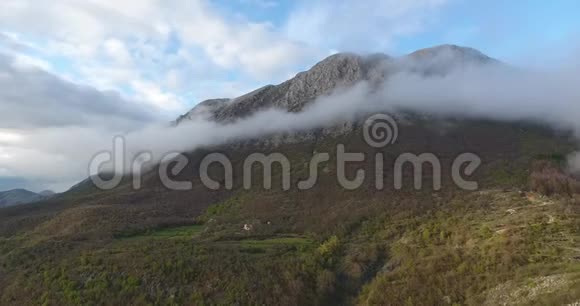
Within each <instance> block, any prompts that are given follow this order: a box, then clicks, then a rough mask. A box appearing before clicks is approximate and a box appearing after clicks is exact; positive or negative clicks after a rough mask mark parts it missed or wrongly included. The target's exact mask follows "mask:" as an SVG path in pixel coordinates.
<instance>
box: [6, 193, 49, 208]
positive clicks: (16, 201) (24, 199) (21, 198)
mask: <svg viewBox="0 0 580 306" xmlns="http://www.w3.org/2000/svg"><path fill="white" fill-rule="evenodd" d="M54 195H55V193H54V192H53V191H50V190H45V191H41V192H39V193H36V192H32V191H30V190H26V189H14V190H8V191H3V192H0V207H8V206H15V205H20V204H27V203H32V202H38V201H41V200H46V199H48V198H51V197H53V196H54Z"/></svg>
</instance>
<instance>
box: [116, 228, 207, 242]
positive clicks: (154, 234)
mask: <svg viewBox="0 0 580 306" xmlns="http://www.w3.org/2000/svg"><path fill="white" fill-rule="evenodd" d="M202 230H203V225H199V224H196V225H186V226H179V227H170V228H163V229H156V230H149V231H147V232H145V233H140V234H136V235H123V236H121V237H119V239H120V240H142V239H191V238H193V237H196V236H198V235H199V234H200V233H201V231H202Z"/></svg>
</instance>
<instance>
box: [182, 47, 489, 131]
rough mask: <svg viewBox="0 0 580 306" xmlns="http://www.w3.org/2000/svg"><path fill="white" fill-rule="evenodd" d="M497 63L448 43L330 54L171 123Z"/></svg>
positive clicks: (295, 107)
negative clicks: (399, 52) (403, 75)
mask: <svg viewBox="0 0 580 306" xmlns="http://www.w3.org/2000/svg"><path fill="white" fill-rule="evenodd" d="M497 63H500V62H499V61H498V60H496V59H493V58H491V57H489V56H487V55H485V54H483V53H482V52H480V51H478V50H476V49H473V48H469V47H462V46H457V45H452V44H444V45H438V46H434V47H431V48H424V49H420V50H417V51H415V52H412V53H409V54H407V55H404V56H401V57H398V58H394V57H391V56H389V55H387V54H384V53H374V54H369V55H359V54H355V53H336V54H333V55H330V56H328V57H326V58H325V59H323V60H321V61H320V62H318V63H316V64H315V65H313V66H312V67H311V68H310V69H308V70H306V71H302V72H299V73H297V74H296V75H295V76H294V77H293V78H290V79H289V80H286V81H284V82H282V83H280V84H278V85H266V86H263V87H261V88H258V89H255V90H253V91H251V92H248V93H246V94H243V95H241V96H239V97H236V98H233V99H225V98H219V99H208V100H204V101H201V102H200V103H198V104H197V105H196V106H194V107H193V108H192V109H191V110H190V111H188V112H187V113H185V114H183V115H181V116H179V117H178V118H177V119H176V120H175V121H174V123H175V125H178V124H180V123H182V122H184V121H186V120H192V119H195V118H202V119H209V120H213V121H217V122H232V121H235V120H237V119H240V118H244V117H247V116H249V115H252V114H253V113H255V112H257V111H260V110H264V109H269V108H274V109H280V110H283V111H288V112H300V111H302V110H303V109H304V108H305V107H306V106H308V105H309V104H311V103H312V102H313V101H314V100H316V99H317V98H318V97H320V96H324V95H328V94H330V93H331V92H332V91H334V90H336V89H338V88H346V87H351V86H353V85H355V84H356V83H358V82H361V81H368V82H369V83H370V84H371V86H373V85H374V86H376V85H378V84H381V83H382V82H383V81H384V80H385V79H386V78H387V77H388V76H389V75H392V74H395V73H397V72H400V71H402V70H410V71H413V72H418V73H423V74H426V75H429V74H446V73H448V72H449V71H451V70H453V69H457V68H460V67H465V66H467V65H487V64H497Z"/></svg>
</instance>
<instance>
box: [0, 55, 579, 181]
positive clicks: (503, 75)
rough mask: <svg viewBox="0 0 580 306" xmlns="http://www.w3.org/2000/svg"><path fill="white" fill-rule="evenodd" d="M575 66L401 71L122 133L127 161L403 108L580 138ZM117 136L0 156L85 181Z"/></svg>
mask: <svg viewBox="0 0 580 306" xmlns="http://www.w3.org/2000/svg"><path fill="white" fill-rule="evenodd" d="M434 60H435V61H438V59H434ZM396 65H399V62H397V63H396V64H395V66H396ZM577 67H578V66H575V65H571V64H570V65H567V66H566V67H562V68H554V69H551V70H549V71H548V70H546V71H538V70H535V71H530V70H525V69H516V68H513V67H509V66H506V65H495V64H494V65H479V64H477V65H467V66H460V67H459V68H458V69H453V70H451V71H449V72H448V73H446V74H441V75H440V74H435V75H429V76H426V75H425V74H422V73H416V72H411V71H410V70H408V69H400V67H399V69H394V70H390V71H391V73H390V74H388V75H387V78H386V80H385V82H384V83H383V84H381V85H380V86H378V87H377V86H375V85H370V84H368V83H365V82H362V83H359V84H357V85H356V86H354V87H352V88H348V89H339V90H337V91H336V92H335V93H333V94H332V95H330V96H325V97H321V98H319V99H318V100H317V101H315V102H314V103H313V104H311V105H310V106H309V107H308V108H307V109H306V110H304V111H303V112H301V113H286V112H283V111H279V110H266V111H262V112H259V113H256V114H254V115H253V116H251V117H249V118H245V119H243V120H239V121H237V122H236V123H234V124H229V125H221V124H218V123H215V122H210V121H207V120H204V119H201V118H198V119H195V120H192V121H191V122H187V123H184V124H182V125H179V126H178V127H170V126H169V125H168V124H165V123H164V124H153V125H146V126H145V127H143V128H142V129H139V130H136V131H133V132H129V133H125V134H124V135H125V139H126V145H127V151H128V153H129V154H128V155H129V156H131V155H134V154H136V153H138V152H142V151H150V152H152V153H153V155H154V157H155V158H157V159H159V158H161V157H162V156H163V155H164V154H166V153H169V152H175V151H177V152H183V151H189V150H193V149H195V148H198V147H200V146H207V145H216V144H221V143H226V142H228V141H231V140H234V139H240V138H249V137H258V136H260V135H263V134H266V133H274V132H286V131H293V130H294V131H298V130H305V129H310V128H314V127H319V126H326V125H330V124H332V123H336V122H340V121H344V120H352V119H354V118H355V117H356V116H358V115H362V114H367V113H373V112H380V111H387V112H388V111H396V110H398V109H401V108H403V109H407V110H414V111H418V112H425V113H433V114H438V115H453V116H468V117H483V118H490V119H498V120H534V121H538V122H542V123H546V124H550V125H552V126H554V127H555V128H559V129H568V130H573V131H575V132H576V133H578V135H580V121H578V120H577V118H579V117H580V105H578V104H577V101H580V87H579V86H577V84H578V77H577V76H578V75H580V74H579V73H580V69H577ZM104 122H107V121H104ZM104 124H107V123H104ZM113 136H114V134H113V133H107V132H104V131H103V129H101V128H99V129H97V128H93V127H86V128H80V129H74V130H71V129H66V128H60V127H54V128H49V129H44V130H43V131H42V132H37V133H34V134H31V135H29V136H25V137H24V138H23V139H20V140H17V142H18V150H19V151H18V150H16V147H13V150H12V151H10V150H8V152H5V155H10V154H12V155H16V154H17V155H18V159H16V160H12V161H10V162H7V161H6V159H5V160H3V159H2V158H1V156H2V154H0V168H5V169H7V171H8V172H9V173H10V174H11V175H13V176H25V177H36V178H38V177H41V178H45V179H49V178H54V177H62V178H67V179H69V180H72V179H73V178H78V179H79V180H80V179H82V178H84V177H86V176H87V175H88V172H87V171H88V164H89V160H90V157H92V156H94V154H96V153H97V152H101V151H103V150H111V147H112V139H113ZM63 139H66V145H63V143H62V142H63ZM0 153H1V152H0Z"/></svg>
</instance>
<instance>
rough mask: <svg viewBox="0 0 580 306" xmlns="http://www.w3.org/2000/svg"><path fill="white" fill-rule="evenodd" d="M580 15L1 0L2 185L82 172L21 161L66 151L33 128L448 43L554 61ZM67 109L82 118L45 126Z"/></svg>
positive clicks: (459, 2)
mask: <svg viewBox="0 0 580 306" xmlns="http://www.w3.org/2000/svg"><path fill="white" fill-rule="evenodd" d="M578 12H580V1H574V0H560V1H540V0H530V1H524V0H514V1H483V0H471V1H468V0H405V1H403V0H366V1H365V0H362V1H346V0H338V1H332V0H320V1H306V0H296V1H283V0H213V1H212V0H171V1H162V0H126V1H118V0H98V1H97V0H76V1H75V0H54V1H42V2H38V1H33V0H2V1H0V55H1V56H3V57H2V58H0V65H1V64H4V66H2V67H5V68H4V69H7V70H9V72H10V75H11V76H14V78H13V79H8V78H4V79H2V78H1V75H0V91H2V90H3V88H1V87H2V86H6V87H9V89H10V91H11V95H10V96H8V95H5V96H2V95H0V107H2V108H1V110H2V111H3V113H4V116H6V118H0V122H2V123H0V190H2V189H7V188H8V187H15V186H16V185H22V180H23V179H24V180H25V181H26V180H28V181H30V182H35V183H34V184H32V183H31V184H30V186H33V187H31V188H36V189H42V188H44V187H51V186H54V184H52V183H50V184H49V183H46V184H44V185H42V184H39V183H38V182H39V181H43V180H44V181H46V182H49V181H51V182H52V181H54V180H53V179H49V178H54V176H56V175H61V176H63V177H66V178H67V179H66V180H65V181H66V183H62V184H61V185H63V186H64V185H66V184H70V183H72V182H74V181H75V180H77V179H78V177H79V176H82V175H81V174H82V173H81V174H79V173H80V172H79V173H76V174H72V173H60V172H59V173H47V174H46V175H44V176H42V175H40V174H39V173H35V172H34V171H25V170H26V169H24V168H25V166H24V164H25V163H22V166H21V167H20V168H18V167H17V166H15V164H18V163H16V162H15V160H14V156H17V155H19V154H22V152H23V151H22V150H27V151H26V152H28V153H29V154H31V156H35V154H37V155H41V156H46V155H47V154H48V153H50V154H53V155H54V158H55V159H58V158H61V157H62V156H65V157H66V158H68V155H67V154H68V153H64V152H59V147H58V146H56V145H55V146H54V147H50V148H49V149H47V148H40V147H38V146H34V145H27V146H25V145H24V144H23V143H24V142H25V140H26V139H27V137H28V138H30V139H32V138H33V136H34V135H38V134H39V133H41V132H42V133H46V131H48V130H50V131H53V130H51V129H60V128H64V127H66V128H67V129H70V128H73V127H74V128H104V127H102V126H98V123H99V122H101V121H100V120H101V119H99V118H101V117H99V116H103V115H102V114H108V115H107V116H103V117H102V120H107V117H114V118H116V119H115V120H116V121H115V122H116V123H115V124H107V127H106V129H107V130H115V132H122V131H123V130H124V129H137V128H140V123H141V124H143V125H144V124H146V123H148V122H149V121H155V122H167V121H169V120H172V119H173V118H175V117H176V116H178V115H179V114H181V113H184V112H186V111H187V110H189V109H190V108H191V107H192V106H194V105H195V104H196V103H198V102H200V101H201V100H203V99H207V98H221V97H235V96H237V95H241V94H243V93H245V92H248V91H250V90H252V89H255V88H257V87H259V86H263V85H265V84H270V83H274V84H275V83H278V82H281V81H283V80H286V79H288V78H290V77H292V76H293V75H294V74H296V73H297V72H299V71H301V70H304V69H307V68H308V67H310V66H312V65H313V64H315V63H316V62H318V61H320V60H321V59H323V58H324V57H326V56H328V55H330V54H333V53H335V52H344V51H353V52H359V53H371V52H384V53H387V54H390V55H393V56H400V55H403V54H406V53H410V52H412V51H414V50H417V49H420V48H425V47H430V46H434V45H438V44H444V43H452V44H459V45H465V46H469V47H473V48H476V49H479V50H480V51H482V52H484V53H486V54H488V55H489V56H492V57H495V58H498V59H500V60H503V61H506V62H509V63H513V64H516V65H534V66H542V65H544V66H545V65H550V64H551V63H553V62H558V61H561V60H562V59H563V58H566V57H571V56H574V54H575V53H577V51H578V50H579V48H578V47H579V45H578V43H579V42H580V18H578ZM2 61H4V62H2ZM41 72H42V73H41ZM46 80H50V83H49V84H52V85H54V84H58V86H57V87H58V88H61V90H65V89H67V90H73V91H74V94H71V93H67V92H54V90H52V88H53V87H51V86H52V85H50V86H49V84H48V83H47V84H45V83H42V82H48V81H46ZM2 82H4V83H2ZM15 84H17V85H15ZM77 87H78V88H77ZM31 88H34V89H35V90H31ZM79 88H80V89H79ZM47 95H54V97H52V96H51V97H48V96H47ZM85 95H86V98H82V100H83V101H82V102H79V101H76V100H75V101H73V100H70V99H60V97H85ZM14 96H17V97H18V99H17V100H6V99H13V97H14ZM95 97H97V98H95ZM53 98H54V99H53ZM2 99H5V100H2ZM46 99H52V100H51V101H54V103H52V104H51V105H50V108H48V106H46V103H45V101H44V100H46ZM79 99H81V98H79ZM59 100H63V102H62V103H61V104H58V103H59V102H58V101H59ZM67 103H68V104H67ZM14 105H16V106H14ZM44 108H46V109H44ZM71 108H74V109H75V115H74V116H76V118H79V117H80V118H88V119H87V122H88V123H86V124H84V125H83V124H80V123H79V120H72V117H71V120H69V121H70V122H67V120H47V118H49V117H50V116H54V117H55V118H56V117H58V118H64V117H66V116H67V115H66V114H67V112H68V111H69V110H70V109H71ZM40 114H42V115H40ZM47 114H48V115H47ZM111 114H112V115H111ZM47 116H48V117H47ZM70 116H72V115H70ZM8 117H9V118H8ZM14 118H21V121H24V122H26V123H27V124H26V125H22V124H17V123H16V122H17V120H12V119H14ZM136 118H138V120H137V119H136ZM8 119H10V120H8ZM49 119H50V118H49ZM123 120H124V121H123ZM7 122H13V124H10V123H7ZM47 122H49V123H50V124H53V123H54V122H58V124H59V125H56V126H54V124H53V125H50V124H47ZM55 133H56V132H55ZM31 135H32V136H31ZM63 137H64V136H63ZM15 139H16V140H15ZM18 139H24V140H18ZM55 139H58V137H56V136H55ZM47 151H50V152H48V153H47ZM28 153H27V154H28ZM66 158H65V159H66ZM19 169H20V170H19ZM8 178H10V179H8ZM10 181H12V182H15V183H14V184H12V185H11V184H9V183H7V182H10ZM55 188H59V187H55ZM60 188H62V187H60Z"/></svg>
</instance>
